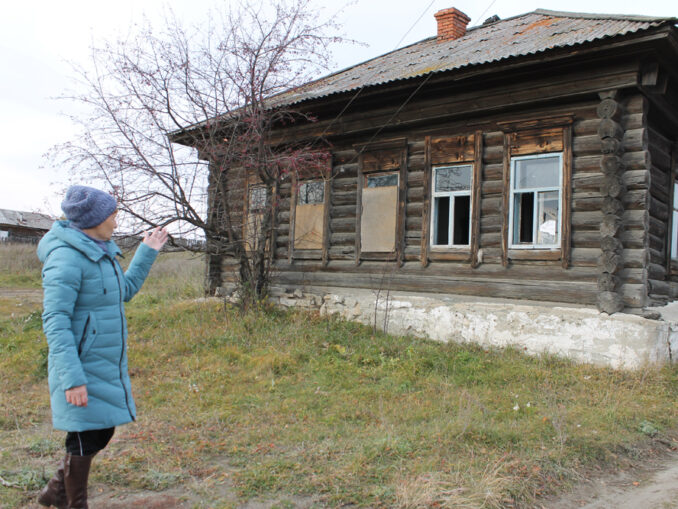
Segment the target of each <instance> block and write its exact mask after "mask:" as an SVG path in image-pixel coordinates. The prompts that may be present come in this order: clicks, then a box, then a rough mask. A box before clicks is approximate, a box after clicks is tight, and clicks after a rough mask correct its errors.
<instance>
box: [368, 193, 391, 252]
mask: <svg viewBox="0 0 678 509" xmlns="http://www.w3.org/2000/svg"><path fill="white" fill-rule="evenodd" d="M397 217H398V187H397V186H390V187H366V188H364V189H363V190H362V216H361V221H360V242H361V251H363V252H370V253H391V252H393V251H395V244H396V219H397Z"/></svg>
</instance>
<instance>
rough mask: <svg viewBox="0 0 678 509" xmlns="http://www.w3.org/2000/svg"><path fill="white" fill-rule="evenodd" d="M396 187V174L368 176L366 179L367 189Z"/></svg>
mask: <svg viewBox="0 0 678 509" xmlns="http://www.w3.org/2000/svg"><path fill="white" fill-rule="evenodd" d="M397 185H398V174H397V173H391V174H390V175H370V176H368V177H367V187H391V186H397Z"/></svg>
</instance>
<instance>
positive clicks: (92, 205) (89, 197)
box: [61, 186, 118, 229]
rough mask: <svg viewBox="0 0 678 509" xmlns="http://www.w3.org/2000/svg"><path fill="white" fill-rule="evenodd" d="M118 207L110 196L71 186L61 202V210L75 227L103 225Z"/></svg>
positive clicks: (91, 189) (87, 188)
mask: <svg viewBox="0 0 678 509" xmlns="http://www.w3.org/2000/svg"><path fill="white" fill-rule="evenodd" d="M117 207H118V203H117V202H116V201H115V198H113V197H112V196H111V195H110V194H108V193H104V192H103V191H99V190H98V189H94V188H93V187H87V186H71V187H69V188H68V191H66V198H64V201H62V202H61V210H63V211H64V214H66V219H68V220H69V221H70V222H71V224H73V226H75V227H77V228H81V229H86V228H94V227H95V226H99V225H100V224H101V223H103V222H104V221H105V220H106V219H108V216H110V215H111V214H112V213H113V212H115V209H116V208H117Z"/></svg>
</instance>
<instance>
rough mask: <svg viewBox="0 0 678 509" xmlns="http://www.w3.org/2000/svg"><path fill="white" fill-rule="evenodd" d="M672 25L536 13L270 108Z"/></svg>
mask: <svg viewBox="0 0 678 509" xmlns="http://www.w3.org/2000/svg"><path fill="white" fill-rule="evenodd" d="M676 21H677V20H676V19H675V18H653V17H647V16H621V15H605V14H583V13H572V12H556V11H547V10H543V9H538V10H536V11H534V12H530V13H527V14H522V15H520V16H515V17H513V18H507V19H504V20H499V21H496V22H494V23H490V24H488V25H481V26H476V27H472V28H470V29H469V30H468V31H467V32H466V35H464V36H463V37H460V38H459V39H455V40H452V41H445V42H437V40H436V38H435V37H431V38H429V39H424V40H423V41H420V42H418V43H415V44H412V45H410V46H406V47H404V48H400V49H398V50H395V51H393V52H391V53H387V54H385V55H382V56H379V57H376V58H374V59H372V60H368V61H366V62H363V63H361V64H358V65H355V66H353V67H350V68H348V69H344V70H342V71H339V72H336V73H333V74H331V75H329V76H326V77H324V78H321V79H319V80H317V81H314V82H311V83H308V84H306V85H303V86H302V87H300V88H298V89H296V90H293V91H290V92H286V93H284V94H281V95H279V96H276V97H273V98H271V103H272V104H271V106H274V105H275V106H281V105H284V104H296V103H299V102H302V101H305V100H309V99H317V98H321V97H326V96H329V95H332V94H337V93H341V92H351V91H355V90H358V89H360V88H363V87H368V86H374V85H380V84H385V83H389V82H393V81H399V80H406V79H410V78H415V77H418V76H425V75H427V74H430V73H437V72H443V71H451V70H455V69H461V68H464V67H468V66H473V65H480V64H488V63H491V62H498V61H500V60H505V59H509V58H514V57H520V56H525V55H534V54H536V53H541V52H544V51H548V50H551V49H554V48H563V47H567V46H576V45H579V44H584V43H588V42H593V41H597V40H600V39H604V38H609V37H616V36H623V35H627V34H631V33H634V32H638V31H642V30H648V29H651V28H655V27H658V26H661V25H663V24H667V23H671V24H675V23H676Z"/></svg>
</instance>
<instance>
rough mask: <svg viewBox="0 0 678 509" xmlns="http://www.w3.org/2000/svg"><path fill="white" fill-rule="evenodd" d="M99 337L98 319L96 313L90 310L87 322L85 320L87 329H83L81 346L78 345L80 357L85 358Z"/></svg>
mask: <svg viewBox="0 0 678 509" xmlns="http://www.w3.org/2000/svg"><path fill="white" fill-rule="evenodd" d="M96 337H97V321H96V317H95V316H94V313H92V312H90V313H89V315H88V316H87V322H85V329H84V330H83V331H82V338H81V340H80V346H79V347H78V355H79V357H80V359H81V360H82V359H84V358H85V356H86V355H87V352H88V351H89V349H90V348H92V345H93V344H94V342H95V341H96Z"/></svg>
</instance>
